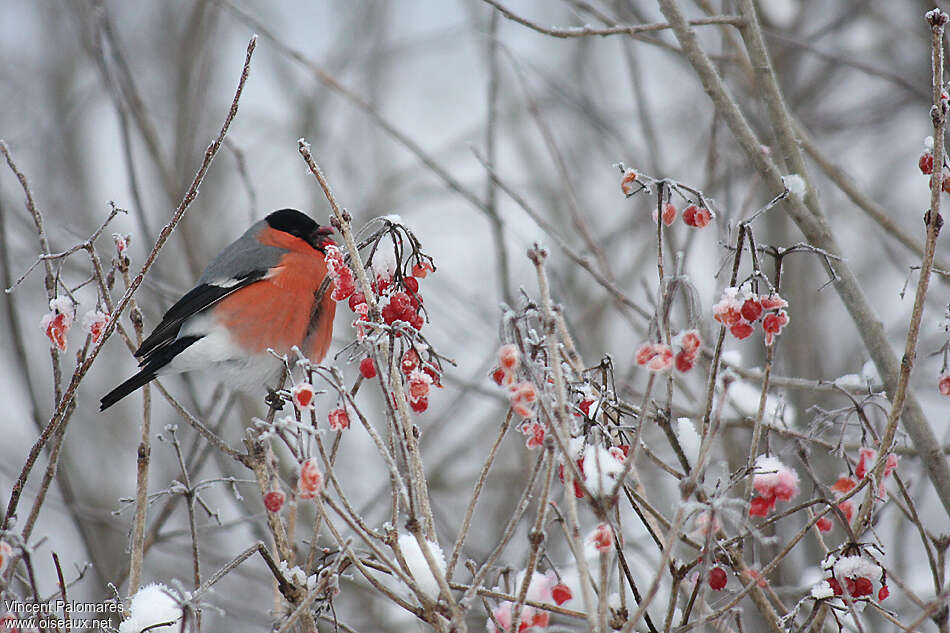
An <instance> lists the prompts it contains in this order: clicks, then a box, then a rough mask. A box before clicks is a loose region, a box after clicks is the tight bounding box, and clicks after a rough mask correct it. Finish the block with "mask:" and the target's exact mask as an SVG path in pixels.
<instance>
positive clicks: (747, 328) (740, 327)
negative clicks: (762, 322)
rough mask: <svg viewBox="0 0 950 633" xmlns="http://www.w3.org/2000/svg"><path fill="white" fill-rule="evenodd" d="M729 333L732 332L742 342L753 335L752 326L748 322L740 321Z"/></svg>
mask: <svg viewBox="0 0 950 633" xmlns="http://www.w3.org/2000/svg"><path fill="white" fill-rule="evenodd" d="M729 331H730V332H732V335H733V336H734V337H736V338H737V339H739V340H740V341H741V340H742V339H744V338H749V336H751V335H752V325H751V324H750V323H748V322H746V321H739V322H738V323H736V324H735V325H733V326H732V327H731V328H729Z"/></svg>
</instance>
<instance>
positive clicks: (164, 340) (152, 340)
mask: <svg viewBox="0 0 950 633" xmlns="http://www.w3.org/2000/svg"><path fill="white" fill-rule="evenodd" d="M266 272H267V271H265V270H252V271H250V272H247V273H244V274H243V275H241V276H240V277H239V278H237V279H236V280H233V281H234V283H233V284H229V285H226V286H223V285H217V284H210V283H209V284H199V285H197V286H195V287H194V288H192V289H191V290H189V291H188V293H187V294H186V295H185V296H184V297H182V298H181V299H179V300H178V301H177V302H176V303H175V305H173V306H172V307H170V308H169V309H168V312H166V313H165V316H164V317H162V322H161V323H159V324H158V326H157V327H156V328H155V330H154V331H153V332H152V333H151V334H150V335H149V336H148V338H146V339H145V340H144V341H143V342H142V346H141V347H139V348H138V350H136V352H135V357H136V358H138V359H140V362H139V364H140V365H144V364H145V363H147V362H149V361H150V360H151V359H152V357H153V356H155V355H156V354H157V353H158V352H159V351H160V350H162V349H163V348H164V347H167V346H168V345H171V344H172V343H173V342H174V341H175V339H176V338H177V337H178V331H179V330H180V329H181V325H182V323H184V322H185V319H187V318H188V317H190V316H193V315H195V314H198V313H199V312H201V311H203V310H207V309H208V308H210V307H211V306H213V305H214V304H216V303H217V302H218V301H221V300H222V299H224V298H225V297H227V296H228V295H229V294H231V293H232V292H236V291H238V290H240V289H241V288H244V287H245V286H249V285H251V284H252V283H254V282H255V281H259V280H260V279H261V278H263V277H264V275H265V274H266Z"/></svg>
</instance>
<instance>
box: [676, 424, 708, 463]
mask: <svg viewBox="0 0 950 633" xmlns="http://www.w3.org/2000/svg"><path fill="white" fill-rule="evenodd" d="M676 438H677V439H678V440H679V442H680V446H681V447H682V448H683V452H684V453H685V454H686V458H687V459H689V463H690V465H691V466H695V465H696V462H697V461H698V460H699V447H700V445H701V444H702V443H703V441H702V439H701V438H700V437H699V434H698V433H697V432H696V427H695V426H693V421H692V420H690V419H689V418H679V419H678V420H676Z"/></svg>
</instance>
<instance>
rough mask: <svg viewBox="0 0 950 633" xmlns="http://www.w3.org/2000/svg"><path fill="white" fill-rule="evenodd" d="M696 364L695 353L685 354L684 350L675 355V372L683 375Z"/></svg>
mask: <svg viewBox="0 0 950 633" xmlns="http://www.w3.org/2000/svg"><path fill="white" fill-rule="evenodd" d="M695 362H696V356H695V352H687V351H686V350H685V349H684V350H680V351H679V353H677V354H676V358H675V359H674V363H675V364H676V370H677V371H681V372H683V373H686V372H688V371H689V370H690V369H692V368H693V364H694V363H695Z"/></svg>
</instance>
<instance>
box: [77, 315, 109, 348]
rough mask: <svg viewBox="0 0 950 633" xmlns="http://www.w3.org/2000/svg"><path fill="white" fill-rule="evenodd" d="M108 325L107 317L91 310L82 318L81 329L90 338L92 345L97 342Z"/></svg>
mask: <svg viewBox="0 0 950 633" xmlns="http://www.w3.org/2000/svg"><path fill="white" fill-rule="evenodd" d="M108 323H109V315H108V314H106V313H105V312H103V311H102V310H92V311H90V312H87V313H86V314H85V316H83V318H82V326H83V329H84V330H85V331H86V332H88V333H89V336H91V337H92V342H93V343H98V342H99V339H100V338H101V337H102V333H103V332H104V331H105V329H106V324H108Z"/></svg>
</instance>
